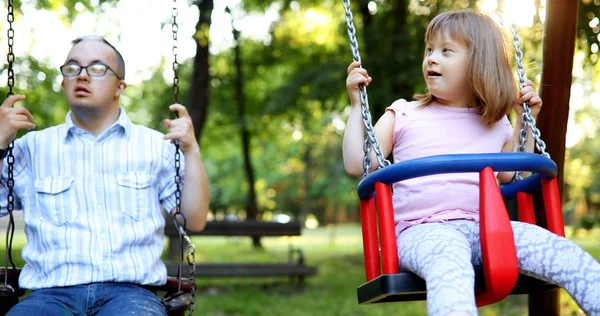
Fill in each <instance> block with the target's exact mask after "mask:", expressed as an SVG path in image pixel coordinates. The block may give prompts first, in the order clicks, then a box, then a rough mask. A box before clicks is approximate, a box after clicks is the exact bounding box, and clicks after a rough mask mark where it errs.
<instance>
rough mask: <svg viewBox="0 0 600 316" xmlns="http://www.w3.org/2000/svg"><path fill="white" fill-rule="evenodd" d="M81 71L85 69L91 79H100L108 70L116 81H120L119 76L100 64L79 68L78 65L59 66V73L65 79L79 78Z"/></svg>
mask: <svg viewBox="0 0 600 316" xmlns="http://www.w3.org/2000/svg"><path fill="white" fill-rule="evenodd" d="M83 69H85V70H86V71H87V73H88V75H89V76H91V77H102V76H104V75H106V72H107V71H109V70H110V71H111V72H112V73H113V74H114V75H115V77H117V79H119V80H121V77H119V75H117V73H116V72H115V71H114V70H112V69H111V68H110V67H108V65H105V64H101V63H95V64H91V65H87V66H81V65H78V64H66V65H62V66H60V72H61V73H62V75H63V76H65V77H75V76H79V74H80V73H81V71H82V70H83Z"/></svg>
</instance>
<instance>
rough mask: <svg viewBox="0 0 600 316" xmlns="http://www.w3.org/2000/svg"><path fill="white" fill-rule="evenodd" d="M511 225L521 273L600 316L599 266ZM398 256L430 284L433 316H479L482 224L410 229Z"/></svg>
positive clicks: (535, 231)
mask: <svg viewBox="0 0 600 316" xmlns="http://www.w3.org/2000/svg"><path fill="white" fill-rule="evenodd" d="M511 224H512V228H513V232H514V234H515V245H516V249H517V258H518V264H519V271H520V272H521V273H522V274H525V275H529V276H533V277H535V278H538V279H541V280H544V281H546V282H550V283H554V284H557V285H559V286H560V287H562V288H564V289H565V290H566V291H567V292H569V294H570V295H571V296H572V297H573V299H574V300H575V301H576V302H577V304H579V307H581V309H582V310H583V311H584V312H585V313H586V314H587V315H594V316H597V315H600V263H598V262H597V261H596V260H595V259H594V258H593V257H592V256H590V255H589V254H588V253H586V252H585V251H584V250H583V249H581V248H580V247H579V246H577V245H576V244H575V243H574V242H572V241H570V240H568V239H566V238H563V237H559V236H557V235H555V234H553V233H550V232H549V231H547V230H545V229H543V228H541V227H538V226H535V225H530V224H526V223H521V222H511ZM398 256H399V258H400V269H402V270H407V271H411V272H413V273H415V274H417V275H419V276H420V277H422V278H423V279H424V280H425V281H426V284H427V310H428V314H429V315H435V316H437V315H446V314H448V313H451V312H465V313H468V314H469V315H477V308H476V306H475V293H474V291H473V289H474V287H475V285H474V280H475V272H474V268H473V266H481V246H480V244H479V224H478V223H476V222H473V221H467V220H457V221H448V222H443V223H430V224H420V225H417V226H413V227H411V228H408V229H406V230H404V231H403V232H402V233H400V236H398Z"/></svg>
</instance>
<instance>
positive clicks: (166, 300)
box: [0, 0, 196, 316]
mask: <svg viewBox="0 0 600 316" xmlns="http://www.w3.org/2000/svg"><path fill="white" fill-rule="evenodd" d="M7 5H8V14H7V21H8V24H9V29H8V31H7V35H8V54H7V61H8V84H7V86H8V95H7V96H11V95H13V94H14V93H13V88H14V84H15V75H14V70H13V65H14V61H15V55H14V53H13V45H14V29H13V22H14V3H13V0H7ZM177 17H178V9H177V0H173V9H172V14H171V18H172V21H171V22H172V23H171V27H172V34H173V48H172V51H173V57H174V58H173V72H174V75H173V98H174V103H179V63H178V61H177V51H178V46H177V45H178V39H177V32H178V29H179V26H178V24H177ZM175 116H176V117H178V115H177V113H175ZM13 148H14V142H11V143H10V144H9V146H8V156H7V163H8V165H7V169H8V179H7V186H8V197H7V202H8V203H7V211H8V217H9V221H8V228H7V232H6V251H5V266H4V268H1V267H0V282H2V283H0V315H4V314H6V313H7V312H8V311H9V310H10V309H11V308H12V306H14V305H16V304H17V303H18V302H19V297H21V296H23V295H24V294H25V290H24V289H21V288H19V283H18V280H19V275H20V273H21V269H20V268H17V267H16V265H15V264H14V262H13V259H12V241H13V236H14V230H15V223H14V215H13V210H14V206H15V200H14V199H15V196H14V191H13V189H14V178H13V167H14V159H15V157H14V155H13ZM174 159H175V169H176V170H175V171H176V172H175V184H176V192H175V198H176V208H175V211H174V212H173V214H172V217H173V222H174V224H175V227H177V231H178V234H179V249H180V257H179V267H178V269H177V276H176V277H167V282H166V284H164V285H162V286H145V288H148V289H150V290H153V291H155V292H165V293H166V294H165V296H164V297H163V299H162V302H163V305H164V306H165V308H166V310H167V313H168V315H170V316H175V315H184V314H185V311H186V310H187V311H188V312H189V315H190V316H191V315H193V313H194V310H195V308H196V299H195V289H196V283H195V277H194V272H195V247H194V245H193V244H192V242H191V240H190V238H189V236H188V235H187V233H186V218H185V216H184V215H183V214H182V213H181V183H182V177H181V174H180V166H181V152H180V147H179V143H178V142H175V157H174ZM178 219H179V220H178ZM184 242H185V243H186V244H187V248H186V249H187V250H186V260H187V263H188V270H189V278H183V277H182V271H183V248H184ZM9 265H10V266H9Z"/></svg>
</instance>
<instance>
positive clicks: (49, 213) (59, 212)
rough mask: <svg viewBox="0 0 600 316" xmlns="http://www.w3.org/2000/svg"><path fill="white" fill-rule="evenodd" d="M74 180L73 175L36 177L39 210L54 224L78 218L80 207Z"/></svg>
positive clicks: (61, 223)
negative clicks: (76, 197)
mask: <svg viewBox="0 0 600 316" xmlns="http://www.w3.org/2000/svg"><path fill="white" fill-rule="evenodd" d="M74 180H75V178H74V177H71V176H59V177H47V178H40V179H35V191H36V192H37V195H36V196H37V201H38V206H39V210H40V211H41V213H42V216H43V217H44V218H45V219H47V220H49V221H50V222H51V223H53V224H54V225H63V224H65V223H67V222H69V221H72V220H74V219H75V218H77V215H78V213H79V210H78V209H79V207H78V205H77V200H76V199H75V189H74V188H73V181H74Z"/></svg>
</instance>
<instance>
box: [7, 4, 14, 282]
mask: <svg viewBox="0 0 600 316" xmlns="http://www.w3.org/2000/svg"><path fill="white" fill-rule="evenodd" d="M7 21H8V31H7V35H8V54H7V56H6V60H7V62H8V82H7V86H8V96H11V95H13V94H14V93H13V87H14V85H15V73H14V70H13V66H14V62H15V54H14V52H13V46H14V40H15V30H14V29H13V22H14V21H15V15H14V4H13V0H8V14H7ZM13 148H14V143H13V142H10V143H9V144H8V156H7V157H6V161H7V169H8V178H7V180H6V184H7V187H8V196H7V205H6V209H7V211H8V215H9V218H8V228H7V230H6V250H5V270H4V271H5V272H4V288H5V289H6V288H8V286H9V285H8V265H9V263H10V264H11V266H12V268H13V269H16V267H15V264H14V262H13V260H12V239H13V236H14V230H15V221H14V217H13V210H14V208H15V195H14V191H13V190H14V187H15V179H14V174H13V171H14V165H15V156H14V155H13Z"/></svg>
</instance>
